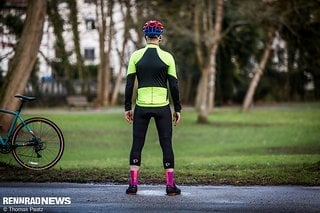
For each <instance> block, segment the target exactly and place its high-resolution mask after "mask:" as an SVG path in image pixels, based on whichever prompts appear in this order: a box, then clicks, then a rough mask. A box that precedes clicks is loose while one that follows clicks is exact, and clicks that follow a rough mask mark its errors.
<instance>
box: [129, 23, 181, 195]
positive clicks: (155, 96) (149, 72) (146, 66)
mask: <svg viewBox="0 0 320 213" xmlns="http://www.w3.org/2000/svg"><path fill="white" fill-rule="evenodd" d="M162 32H163V27H162V24H161V23H160V22H157V21H149V22H147V23H146V24H145V26H144V33H145V38H146V40H147V45H146V47H145V48H142V49H139V50H137V51H135V52H134V53H132V55H131V57H130V61H129V65H128V71H127V82H126V91H125V119H126V120H127V121H128V122H129V123H131V122H132V121H133V143H132V147H131V152H130V182H129V188H128V189H127V191H126V193H127V194H136V192H137V185H138V174H139V169H140V164H141V151H142V149H143V146H144V142H145V135H146V132H147V128H148V125H149V122H150V119H151V118H152V117H153V118H154V119H155V123H156V127H157V130H158V135H159V141H160V145H161V148H162V152H163V166H164V168H165V170H166V178H167V188H166V191H167V194H168V195H176V194H180V193H181V191H180V189H178V188H177V187H176V185H175V184H174V180H173V179H174V153H173V149H172V141H171V140H172V117H171V109H170V106H169V92H168V88H167V87H168V86H167V85H169V88H170V92H171V96H172V100H173V103H174V109H175V112H174V121H175V124H177V123H178V122H179V121H180V111H181V105H180V100H179V89H178V81H177V75H176V67H175V61H174V58H173V56H172V55H171V54H170V53H168V52H166V51H164V50H162V49H161V48H160V47H159V43H160V41H161V39H162V37H161V34H162ZM135 78H137V80H138V92H137V93H138V94H137V99H136V106H135V109H134V116H133V113H132V109H131V107H132V106H131V105H132V103H131V102H132V101H131V99H132V93H133V87H134V82H135Z"/></svg>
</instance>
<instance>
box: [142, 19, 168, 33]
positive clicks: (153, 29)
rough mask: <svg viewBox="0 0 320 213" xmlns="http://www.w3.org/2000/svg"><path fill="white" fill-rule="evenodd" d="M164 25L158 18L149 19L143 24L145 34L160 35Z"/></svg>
mask: <svg viewBox="0 0 320 213" xmlns="http://www.w3.org/2000/svg"><path fill="white" fill-rule="evenodd" d="M163 30H164V28H163V25H162V24H161V23H160V22H159V21H156V20H150V21H147V22H146V23H145V24H144V26H143V32H144V35H145V36H160V35H161V34H162V33H163Z"/></svg>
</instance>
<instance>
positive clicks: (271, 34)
mask: <svg viewBox="0 0 320 213" xmlns="http://www.w3.org/2000/svg"><path fill="white" fill-rule="evenodd" d="M268 34H269V36H268V37H269V41H268V42H267V44H266V46H265V48H264V52H263V55H262V58H261V61H260V63H259V65H258V67H257V68H256V70H255V71H254V77H253V78H252V80H251V83H250V86H249V89H248V91H247V94H246V97H245V99H244V101H243V105H242V111H243V112H246V111H248V109H249V107H250V106H251V104H252V101H253V97H254V93H255V91H256V88H257V85H258V83H259V81H260V79H261V76H262V74H263V71H264V68H265V66H266V64H267V62H268V59H269V57H270V52H271V49H272V42H273V40H274V30H273V29H271V30H270V31H269V33H268Z"/></svg>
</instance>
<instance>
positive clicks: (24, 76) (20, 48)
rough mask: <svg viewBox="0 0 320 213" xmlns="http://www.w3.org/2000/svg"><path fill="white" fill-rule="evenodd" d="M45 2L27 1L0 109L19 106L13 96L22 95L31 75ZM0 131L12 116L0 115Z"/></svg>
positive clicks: (40, 35)
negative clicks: (25, 13) (0, 125)
mask: <svg viewBox="0 0 320 213" xmlns="http://www.w3.org/2000/svg"><path fill="white" fill-rule="evenodd" d="M46 5H47V1H44V0H29V1H28V6H27V16H26V20H25V22H24V26H23V32H22V35H21V38H20V41H19V42H18V45H17V48H16V51H15V55H14V57H13V59H12V62H11V63H10V65H9V69H8V73H7V75H6V78H5V81H4V84H3V85H2V87H1V93H0V108H2V109H8V110H16V108H17V107H18V105H19V101H18V99H16V98H14V97H13V96H14V95H15V94H17V93H19V94H23V93H24V89H25V87H26V85H27V82H28V79H29V76H30V74H31V71H32V68H33V65H34V63H35V61H36V59H37V54H38V50H39V47H40V43H41V39H42V33H43V23H44V20H45V15H46V9H47V8H46ZM0 120H1V124H2V129H3V130H4V131H7V130H8V129H9V125H10V123H11V120H12V116H10V115H7V114H3V113H1V114H0Z"/></svg>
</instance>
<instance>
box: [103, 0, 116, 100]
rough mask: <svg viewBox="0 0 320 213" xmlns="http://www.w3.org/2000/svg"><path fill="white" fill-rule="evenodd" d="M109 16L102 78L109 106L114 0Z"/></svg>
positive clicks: (104, 97) (105, 98) (109, 7)
mask: <svg viewBox="0 0 320 213" xmlns="http://www.w3.org/2000/svg"><path fill="white" fill-rule="evenodd" d="M107 16H108V17H109V24H108V27H109V29H108V35H107V39H108V40H107V44H108V46H107V52H106V63H105V68H104V72H105V75H104V77H105V78H104V79H102V80H103V81H104V82H105V83H104V84H103V85H104V91H103V93H102V94H103V95H102V105H103V106H109V105H110V91H111V64H110V59H111V49H112V37H113V0H109V1H108V13H107Z"/></svg>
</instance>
